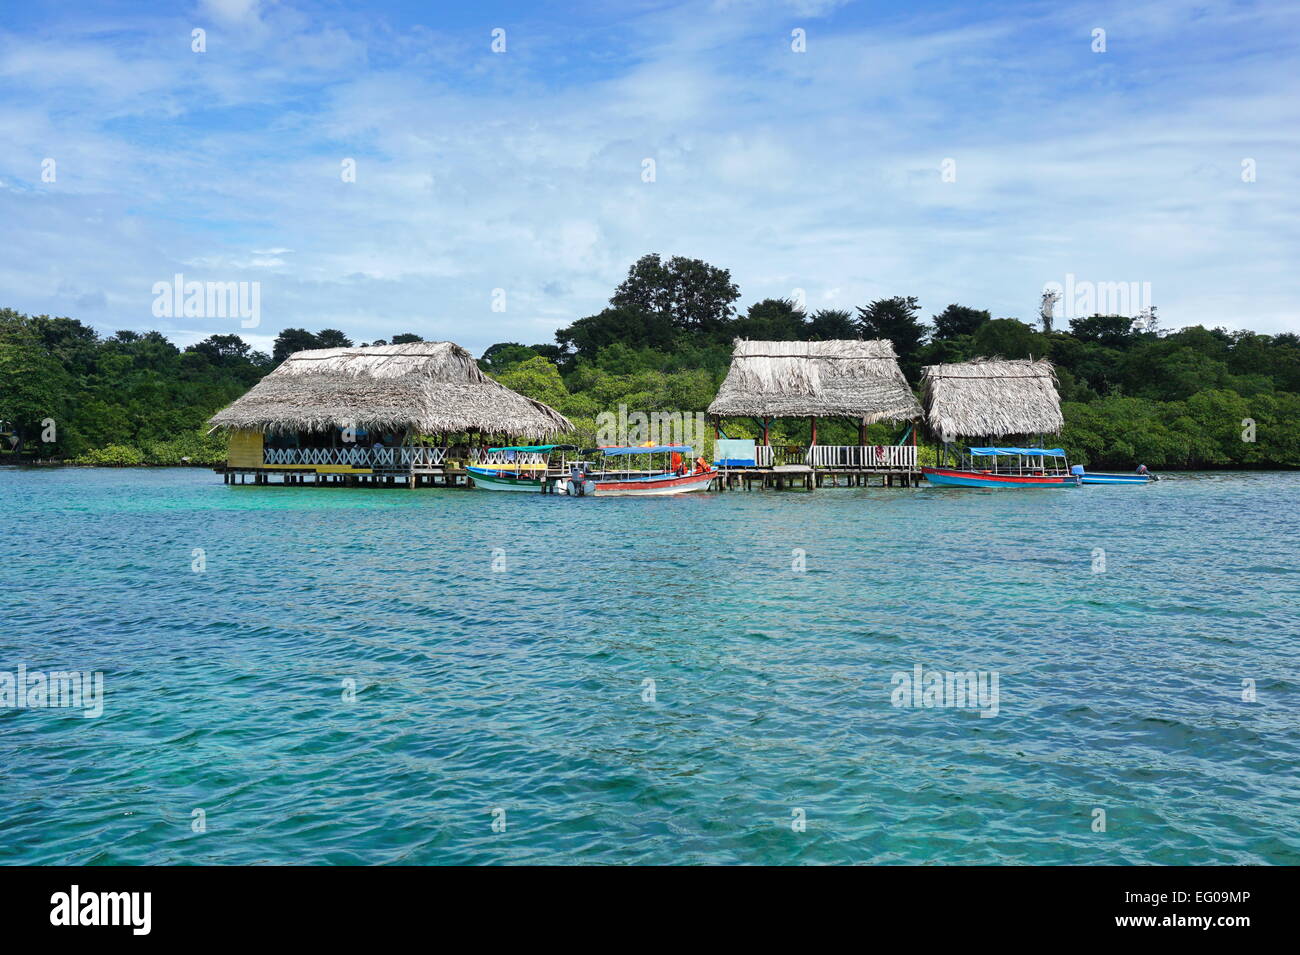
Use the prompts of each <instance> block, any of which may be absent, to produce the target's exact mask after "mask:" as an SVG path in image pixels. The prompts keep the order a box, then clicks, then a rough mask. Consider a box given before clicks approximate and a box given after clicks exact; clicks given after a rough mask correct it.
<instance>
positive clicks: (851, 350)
mask: <svg viewBox="0 0 1300 955" xmlns="http://www.w3.org/2000/svg"><path fill="white" fill-rule="evenodd" d="M709 414H715V415H720V416H745V417H764V418H766V417H772V418H805V417H810V416H812V415H817V416H819V417H828V418H864V419H866V422H867V423H868V424H871V423H873V422H876V421H882V420H885V421H908V420H911V419H914V418H919V417H921V406H920V404H919V403H918V402H917V400H916V397H915V396H914V395H913V394H912V389H911V388H909V387H908V386H907V379H906V378H904V377H903V372H902V369H900V368H899V367H898V356H897V355H895V354H894V346H893V343H892V342H888V341H885V340H884V339H877V340H875V341H866V342H864V341H828V342H753V341H745V340H743V339H737V341H736V344H735V348H734V349H733V351H732V353H731V370H730V371H728V372H727V379H726V381H724V382H723V383H722V387H721V388H720V389H718V397H717V398H715V399H714V401H713V404H711V405H709Z"/></svg>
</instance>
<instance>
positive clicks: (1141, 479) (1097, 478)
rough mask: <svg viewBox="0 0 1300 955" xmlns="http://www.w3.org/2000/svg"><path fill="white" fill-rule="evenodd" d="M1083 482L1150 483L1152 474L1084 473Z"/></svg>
mask: <svg viewBox="0 0 1300 955" xmlns="http://www.w3.org/2000/svg"><path fill="white" fill-rule="evenodd" d="M1082 483H1084V484H1150V483H1151V475H1149V474H1101V473H1097V474H1089V473H1088V472H1087V471H1085V472H1084V473H1083V477H1082Z"/></svg>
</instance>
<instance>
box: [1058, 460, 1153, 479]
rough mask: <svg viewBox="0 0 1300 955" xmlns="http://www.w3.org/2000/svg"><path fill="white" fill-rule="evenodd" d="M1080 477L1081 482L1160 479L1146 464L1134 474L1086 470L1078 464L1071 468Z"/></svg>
mask: <svg viewBox="0 0 1300 955" xmlns="http://www.w3.org/2000/svg"><path fill="white" fill-rule="evenodd" d="M1070 470H1071V471H1073V472H1074V473H1075V474H1076V475H1078V477H1079V483H1080V484H1150V483H1151V482H1152V481H1159V480H1160V478H1158V477H1156V476H1155V475H1154V474H1152V473H1151V472H1150V471H1148V470H1147V469H1146V467H1145V466H1143V467H1140V468H1138V469H1137V470H1136V471H1134V472H1133V473H1132V474H1107V473H1104V472H1101V471H1088V470H1085V469H1084V467H1083V465H1082V464H1076V465H1075V466H1074V467H1072V468H1071V469H1070Z"/></svg>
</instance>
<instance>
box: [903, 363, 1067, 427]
mask: <svg viewBox="0 0 1300 955" xmlns="http://www.w3.org/2000/svg"><path fill="white" fill-rule="evenodd" d="M921 388H922V394H923V396H924V398H925V404H926V423H927V425H928V427H929V430H930V432H931V433H932V434H933V435H934V436H935V437H936V438H937V439H938V440H939V441H941V442H943V444H944V447H945V449H946V448H947V447H948V446H949V445H952V444H956V443H959V442H961V441H962V439H967V440H968V441H973V442H974V443H979V444H985V445H988V444H997V443H999V442H1002V443H1005V441H1006V439H1009V438H1024V439H1026V440H1035V441H1037V442H1038V446H1041V443H1042V439H1043V436H1044V435H1052V434H1057V433H1059V432H1060V431H1061V429H1062V428H1063V427H1064V426H1065V421H1064V419H1063V418H1062V417H1061V396H1060V394H1058V392H1057V388H1056V372H1055V370H1054V369H1053V368H1052V363H1051V362H1050V361H1048V360H1047V359H1045V358H1039V359H1021V360H1016V361H1008V360H1005V359H1000V358H977V359H975V360H974V361H967V362H961V363H959V364H951V365H928V366H927V367H926V368H925V370H924V371H923V373H922V376H921Z"/></svg>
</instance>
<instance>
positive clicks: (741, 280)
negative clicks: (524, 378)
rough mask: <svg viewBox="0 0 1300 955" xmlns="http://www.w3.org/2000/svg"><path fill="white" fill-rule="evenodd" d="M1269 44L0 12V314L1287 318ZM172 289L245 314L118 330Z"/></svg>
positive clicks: (768, 19) (875, 29)
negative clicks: (655, 259)
mask: <svg viewBox="0 0 1300 955" xmlns="http://www.w3.org/2000/svg"><path fill="white" fill-rule="evenodd" d="M195 28H201V29H203V30H205V31H206V47H207V48H206V52H203V53H195V52H193V51H192V49H191V31H192V30H193V29H195ZM496 28H501V29H504V30H505V38H506V50H505V52H504V53H494V52H493V51H492V49H491V42H492V35H491V34H492V30H493V29H496ZM1097 28H1100V29H1104V30H1105V31H1106V34H1105V39H1106V50H1105V52H1104V53H1099V52H1094V51H1093V49H1092V46H1093V43H1094V41H1093V30H1094V29H1097ZM796 29H799V30H803V31H805V35H806V52H802V53H797V52H794V51H793V50H792V48H791V45H792V31H793V30H796ZM1298 38H1300V6H1297V5H1296V4H1276V3H1271V4H1264V3H1259V4H1257V3H1250V2H1243V3H1227V2H1224V3H1220V2H1206V3H1181V2H1178V3H1175V2H1155V3H1150V4H1140V5H1137V6H1133V5H1131V4H1129V3H1108V2H1101V3H1078V4H1075V3H1071V2H1069V0H1066V2H1063V3H1014V2H1007V3H1000V4H954V3H940V2H920V3H917V2H911V3H889V2H871V3H836V2H820V0H796V2H790V3H775V2H769V3H743V2H719V3H712V4H710V3H661V2H645V3H637V2H620V3H614V4H611V3H575V4H559V3H549V2H543V3H538V2H526V3H525V2H519V3H478V4H431V3H414V2H406V3H399V2H389V3H385V2H378V3H376V2H371V3H344V2H316V3H309V2H292V0H282V2H272V0H204V2H198V3H194V4H186V3H177V4H170V3H132V2H94V0H91V2H82V3H77V4H68V3H66V2H47V0H35V2H31V0H28V2H26V3H24V4H13V3H10V4H6V5H5V6H4V9H3V11H2V12H0V222H3V232H4V235H5V239H6V241H5V249H4V255H3V256H0V305H8V306H11V307H14V308H17V309H19V310H21V311H25V312H30V313H49V314H60V315H71V316H73V317H76V318H80V319H82V320H83V321H86V322H89V323H91V324H93V325H95V326H96V327H97V328H100V329H101V330H103V331H109V332H111V331H114V330H117V329H120V328H130V329H136V330H145V329H150V328H158V329H159V330H161V331H163V332H165V333H166V334H167V335H169V336H170V337H172V338H173V340H175V341H177V342H178V343H180V344H188V343H190V342H192V341H195V340H198V339H200V338H203V337H205V336H207V335H210V334H213V333H229V332H236V333H239V334H242V335H243V336H244V337H245V338H247V339H248V340H250V341H253V342H254V343H255V344H257V345H258V346H259V347H266V346H267V345H268V343H269V341H270V340H271V338H273V337H274V335H275V334H276V333H277V332H278V331H279V330H280V329H281V328H284V327H289V326H305V327H307V328H310V329H319V328H323V327H334V328H341V329H343V330H344V331H346V332H347V333H348V334H349V335H351V336H352V337H353V338H354V339H355V340H358V341H361V340H371V339H374V338H378V337H387V336H389V335H391V334H394V333H396V332H404V331H413V332H417V333H420V334H422V335H424V336H425V337H427V338H449V339H453V340H455V341H459V342H461V343H462V344H464V345H466V346H467V347H469V348H470V349H471V350H473V351H475V352H476V353H478V352H481V350H482V349H483V348H484V347H486V346H487V345H489V344H491V343H493V342H496V341H522V342H525V343H532V342H543V341H550V340H551V338H552V335H553V333H554V330H555V329H556V328H558V327H560V326H563V325H566V324H568V323H569V322H571V321H572V320H574V319H576V318H580V317H582V316H584V315H588V314H591V313H593V312H595V311H597V310H599V308H600V307H601V306H602V305H603V304H604V302H605V301H606V300H607V299H608V297H609V294H610V292H611V290H612V289H613V287H614V285H616V284H617V283H618V281H620V279H621V278H622V276H623V275H624V274H625V272H626V270H627V267H628V265H629V264H630V263H631V262H632V261H634V260H635V259H636V258H637V257H638V256H640V255H642V254H644V253H646V252H652V251H654V252H661V253H663V254H665V255H670V254H681V255H688V256H694V257H699V258H703V259H705V260H707V261H709V262H711V263H713V264H715V265H720V266H724V267H726V268H729V269H730V270H731V272H732V275H733V277H734V279H735V280H736V282H737V283H738V284H739V286H740V288H741V291H742V295H743V297H742V305H746V304H749V303H751V302H754V301H757V300H759V299H762V298H765V297H768V296H777V297H788V296H791V295H793V294H796V293H795V291H794V290H796V289H801V290H803V295H804V296H805V298H806V301H807V305H808V307H809V308H820V307H841V308H851V307H853V306H855V305H859V304H864V303H865V302H867V301H869V300H871V299H873V298H877V297H881V296H888V295H916V296H918V297H919V299H920V301H921V304H922V307H923V308H924V310H925V314H926V315H927V316H928V315H930V314H933V313H934V312H937V311H939V310H940V309H942V308H943V307H944V306H945V305H947V304H948V303H950V302H960V303H962V304H966V305H972V306H976V307H981V308H988V309H990V310H992V311H993V312H994V314H995V315H998V316H1014V317H1020V318H1025V319H1029V318H1031V317H1032V316H1033V315H1034V313H1035V309H1036V306H1037V302H1038V297H1039V293H1040V292H1041V290H1042V288H1043V286H1044V284H1045V283H1048V282H1053V281H1055V282H1064V281H1065V280H1066V276H1067V275H1073V276H1074V277H1075V280H1076V281H1092V282H1149V283H1150V287H1151V300H1152V302H1153V303H1154V304H1155V305H1156V306H1158V308H1159V312H1160V318H1161V321H1162V324H1163V325H1164V326H1166V327H1176V326H1181V325H1188V324H1207V325H1224V326H1227V327H1230V328H1254V329H1256V330H1260V331H1269V332H1278V331H1288V330H1289V331H1297V330H1300V267H1298V265H1300V174H1298V173H1297V161H1298V157H1300V149H1298V148H1297V147H1298V146H1300V70H1297V69H1296V63H1297V60H1298V59H1300V58H1298V57H1297V52H1298V51H1297V46H1300V39H1298ZM348 158H351V159H355V161H356V181H355V182H344V181H343V179H342V177H341V175H340V172H341V166H342V162H343V160H344V159H348ZM46 159H53V160H54V161H55V166H54V169H55V180H54V181H53V182H47V181H43V179H42V169H43V165H42V164H43V162H44V161H45V160H46ZM646 159H653V160H654V163H655V178H654V181H653V182H645V181H643V177H642V170H643V163H644V161H645V160H646ZM946 159H952V160H954V162H955V167H954V168H955V172H956V176H955V181H948V182H945V181H943V176H942V175H941V168H942V164H943V162H944V160H946ZM1245 159H1251V160H1254V166H1255V170H1256V179H1255V181H1254V182H1243V180H1242V162H1243V160H1245ZM176 273H181V274H183V275H184V276H185V277H186V279H187V280H198V281H220V282H232V281H248V282H254V281H255V282H259V283H260V288H261V324H260V326H259V327H257V328H255V329H242V328H240V327H239V322H238V320H236V319H221V318H157V317H155V316H154V314H153V311H152V305H153V301H154V295H153V292H152V288H153V286H154V283H156V282H159V281H169V280H171V278H172V276H173V275H174V274H176ZM494 289H503V290H504V292H505V299H504V301H505V310H504V311H494V310H493V301H494V299H493V290H494ZM497 301H498V302H499V301H500V299H499V297H498V299H497Z"/></svg>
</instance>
